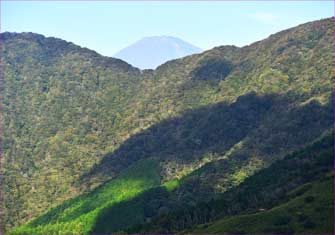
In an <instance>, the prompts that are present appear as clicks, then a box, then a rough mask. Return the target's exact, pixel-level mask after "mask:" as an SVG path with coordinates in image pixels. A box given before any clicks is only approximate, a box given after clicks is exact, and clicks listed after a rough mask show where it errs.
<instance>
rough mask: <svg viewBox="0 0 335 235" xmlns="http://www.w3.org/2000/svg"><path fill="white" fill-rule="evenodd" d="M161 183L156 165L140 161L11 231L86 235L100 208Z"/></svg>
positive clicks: (124, 199) (136, 194) (130, 197)
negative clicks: (103, 182) (87, 191)
mask: <svg viewBox="0 0 335 235" xmlns="http://www.w3.org/2000/svg"><path fill="white" fill-rule="evenodd" d="M159 184H160V176H159V165H158V163H157V162H156V161H154V160H143V161H140V162H138V163H137V164H135V165H134V166H131V167H130V168H128V169H127V170H125V171H124V172H123V173H122V174H121V175H120V176H118V177H117V178H116V179H114V180H111V181H110V182H107V183H106V184H105V185H102V186H100V187H99V188H97V189H96V190H94V191H93V192H91V193H89V194H85V195H82V196H80V197H78V198H75V199H72V200H69V201H67V202H65V203H64V204H62V205H61V206H58V207H56V208H54V209H51V210H50V211H49V212H47V213H46V214H45V215H43V216H42V217H39V218H37V219H35V220H32V221H31V222H29V223H27V224H26V225H23V226H21V227H18V228H16V229H14V230H13V231H12V232H11V234H89V233H90V232H91V230H92V228H93V227H94V225H95V223H96V219H97V217H98V216H99V214H100V213H101V211H102V210H104V209H105V208H108V207H112V206H114V205H116V204H117V203H120V202H123V201H127V200H130V199H132V198H134V197H136V196H138V195H139V194H140V193H142V192H144V191H145V190H148V189H150V188H153V187H156V186H158V185H159Z"/></svg>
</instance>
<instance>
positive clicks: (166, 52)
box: [114, 35, 202, 69]
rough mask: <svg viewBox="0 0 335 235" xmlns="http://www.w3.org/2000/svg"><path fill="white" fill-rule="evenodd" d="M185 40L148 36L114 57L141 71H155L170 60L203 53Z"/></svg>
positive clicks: (164, 36)
mask: <svg viewBox="0 0 335 235" xmlns="http://www.w3.org/2000/svg"><path fill="white" fill-rule="evenodd" d="M201 51H202V49H201V48H199V47H196V46H194V45H192V44H190V43H188V42H185V41H184V40H182V39H180V38H177V37H173V36H167V35H161V36H148V37H144V38H142V39H140V40H139V41H137V42H135V43H133V44H131V45H130V46H128V47H126V48H124V49H122V50H120V51H119V52H118V53H116V54H115V55H114V56H115V57H117V58H120V59H122V60H124V61H126V62H128V63H130V64H131V65H133V66H135V67H138V68H140V69H155V68H156V67H157V66H159V65H161V64H163V63H165V62H166V61H168V60H172V59H177V58H180V57H184V56H187V55H191V54H195V53H199V52H201Z"/></svg>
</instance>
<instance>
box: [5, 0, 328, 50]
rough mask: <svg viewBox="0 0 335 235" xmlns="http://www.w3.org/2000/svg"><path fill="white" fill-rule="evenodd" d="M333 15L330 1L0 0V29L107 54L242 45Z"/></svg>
mask: <svg viewBox="0 0 335 235" xmlns="http://www.w3.org/2000/svg"><path fill="white" fill-rule="evenodd" d="M333 15H334V3H333V1H315V2H312V1H306V2H302V1H299V2H292V1H281V2H274V1H270V2H264V1H257V2H251V1H243V2H228V1H222V2H189V1H185V2H175V1H171V2H152V1H151V2H113V1H110V2H106V1H102V2H96V1H91V2H89V1H84V2H79V1H75V2H64V1H60V2H46V1H35V2H28V1H18V2H15V1H5V2H4V1H1V31H2V32H4V31H10V32H35V33H40V34H44V35H46V36H54V37H59V38H62V39H65V40H67V41H71V42H74V43H76V44H78V45H80V46H84V47H88V48H90V49H93V50H96V51H97V52H99V53H101V54H103V55H109V56H111V55H113V54H114V53H116V52H117V51H118V50H120V49H122V48H123V47H125V46H128V45H129V44H131V43H133V42H135V41H137V40H139V39H140V38H142V37H145V36H153V35H170V36H176V37H180V38H181V39H184V40H186V41H188V42H191V43H193V44H194V45H196V46H198V47H201V48H203V49H210V48H212V47H214V46H218V45H227V44H229V45H231V44H234V45H237V46H243V45H247V44H250V43H252V42H255V41H258V40H260V39H263V38H265V37H267V36H269V35H270V34H272V33H275V32H277V31H279V30H282V29H286V28H289V27H292V26H295V25H298V24H301V23H304V22H307V21H312V20H317V19H321V18H326V17H330V16H333Z"/></svg>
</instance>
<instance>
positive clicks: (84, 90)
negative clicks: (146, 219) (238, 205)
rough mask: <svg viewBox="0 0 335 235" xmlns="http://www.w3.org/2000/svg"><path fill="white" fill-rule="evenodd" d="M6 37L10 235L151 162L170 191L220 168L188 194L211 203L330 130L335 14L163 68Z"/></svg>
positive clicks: (47, 41) (52, 42) (33, 37)
mask: <svg viewBox="0 0 335 235" xmlns="http://www.w3.org/2000/svg"><path fill="white" fill-rule="evenodd" d="M1 39H2V40H3V42H4V47H3V56H2V59H3V71H4V82H3V88H2V90H3V91H2V96H3V100H2V102H3V115H4V116H3V122H4V123H3V126H5V127H7V128H5V129H4V143H3V151H4V170H3V172H4V182H3V185H4V187H3V192H4V196H5V199H4V208H5V218H4V221H3V224H4V226H5V228H7V229H10V228H12V227H15V226H18V225H20V224H23V223H24V222H26V221H28V220H31V219H32V218H36V217H38V216H40V215H41V214H43V213H45V212H46V211H48V210H49V209H50V208H53V207H55V206H57V205H60V206H61V205H62V203H63V202H64V201H65V200H68V199H71V198H74V197H76V196H78V195H81V194H83V193H89V192H90V191H92V190H94V189H95V188H96V187H98V186H99V185H102V184H105V183H107V182H109V180H113V179H116V177H118V176H119V175H120V174H122V172H123V171H124V170H125V169H127V168H129V167H130V166H131V165H133V164H136V162H137V161H139V160H144V159H153V160H154V161H157V162H158V164H159V165H160V167H159V169H160V172H159V174H160V179H161V183H163V184H164V183H165V182H170V181H171V182H177V181H176V180H178V179H181V178H183V177H184V176H186V175H190V176H192V172H195V170H196V169H199V171H201V169H205V168H201V167H202V166H204V165H205V164H206V163H208V162H213V164H216V163H214V162H218V163H217V165H218V168H217V169H215V170H205V171H204V173H203V174H204V177H202V175H201V174H200V177H198V176H194V177H190V179H189V184H188V185H193V184H194V182H196V184H194V185H195V187H191V186H190V187H188V188H187V187H181V188H180V189H179V190H178V192H179V194H178V195H179V196H178V200H179V201H181V202H184V201H187V199H188V198H189V195H190V194H192V193H193V192H196V193H198V194H197V195H199V198H192V197H191V200H190V201H189V202H190V204H194V203H197V201H199V200H210V198H212V197H213V196H215V195H216V194H218V193H222V192H225V191H227V190H228V189H230V188H232V187H234V186H236V185H238V184H240V183H241V182H243V181H244V179H246V178H247V177H248V176H250V175H252V174H254V173H255V172H256V171H258V170H259V169H261V168H263V167H266V166H269V165H270V164H271V163H273V162H275V161H276V160H278V159H281V158H283V157H284V156H285V155H286V154H288V153H290V152H292V151H294V150H297V149H299V148H301V147H303V146H305V145H306V144H308V143H311V142H313V141H315V140H316V139H317V138H319V136H320V135H322V134H323V133H325V132H327V131H328V130H329V129H330V128H331V127H332V123H333V105H332V104H333V100H332V97H333V84H332V82H333V81H332V80H333V78H334V74H333V54H332V48H333V19H326V20H321V21H316V22H311V23H307V24H304V25H300V26H298V27H295V28H292V29H289V30H285V31H283V32H280V33H277V34H274V35H271V36H270V37H269V38H267V39H265V40H263V41H260V42H257V43H254V44H252V45H250V46H247V47H243V48H237V47H233V46H223V47H218V48H214V49H213V50H210V51H206V52H204V53H202V54H199V55H193V56H188V57H185V58H182V59H178V60H174V61H170V62H168V63H165V64H164V65H161V66H160V67H158V68H157V69H156V70H154V71H140V70H138V69H136V68H133V67H131V66H130V65H128V64H127V63H125V62H123V61H120V60H117V59H113V58H106V57H102V56H100V55H98V54H97V53H95V52H93V51H90V50H88V49H85V48H80V47H78V46H75V45H73V44H71V43H68V42H65V41H62V40H60V39H55V38H45V37H43V36H41V35H37V34H32V33H24V34H15V33H3V34H1ZM204 167H205V166H204ZM194 174H195V173H194ZM204 189H206V190H204ZM161 211H164V209H161ZM152 216H154V215H152ZM152 216H151V217H152Z"/></svg>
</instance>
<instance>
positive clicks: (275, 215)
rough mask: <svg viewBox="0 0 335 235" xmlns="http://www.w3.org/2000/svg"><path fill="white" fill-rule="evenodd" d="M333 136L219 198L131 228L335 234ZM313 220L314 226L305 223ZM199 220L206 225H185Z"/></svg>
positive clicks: (277, 164) (165, 230)
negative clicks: (334, 232)
mask: <svg viewBox="0 0 335 235" xmlns="http://www.w3.org/2000/svg"><path fill="white" fill-rule="evenodd" d="M333 141H334V138H333V133H331V134H329V135H328V136H326V137H324V138H322V139H321V140H319V141H317V142H316V143H315V144H313V145H311V146H308V147H306V148H304V149H302V150H300V151H297V152H294V153H293V154H290V155H288V156H287V157H285V158H284V159H283V160H279V161H277V162H275V163H274V164H272V165H271V166H270V167H268V168H266V169H263V170H260V171H259V172H257V173H256V174H254V175H253V176H251V177H249V178H247V179H246V180H245V181H244V182H243V183H241V184H240V185H239V186H237V187H235V188H232V189H231V190H228V191H227V192H225V193H223V194H221V195H219V196H217V199H214V200H210V201H209V202H207V203H204V202H201V203H198V204H196V205H195V206H183V207H179V208H178V209H177V210H175V211H173V212H171V213H168V214H165V215H162V216H159V217H157V218H156V219H155V220H154V221H152V222H151V223H149V224H147V225H142V226H138V227H135V228H133V229H130V230H129V231H130V232H135V231H141V232H154V233H166V232H169V233H173V232H180V231H183V232H188V233H203V234H206V233H248V232H252V233H257V232H263V233H286V234H288V233H319V234H322V233H324V234H332V233H333V221H334V216H333V211H334V202H333V196H332V195H333V172H332V167H333V163H334V159H333V156H334V146H333ZM208 167H211V168H214V169H215V168H217V167H218V166H215V165H213V164H210V166H208ZM260 211H264V212H260ZM255 213H256V214H255ZM237 215H238V216H237ZM264 218H266V219H264ZM213 221H214V222H213ZM208 222H210V223H208ZM290 222H291V223H290ZM309 222H313V223H314V226H312V225H311V226H310V227H308V226H305V225H306V224H308V223H309ZM205 223H206V224H205ZM197 224H204V225H201V226H198V227H197V228H196V229H191V230H189V231H188V230H186V231H184V230H185V229H187V228H192V227H194V226H195V225H197Z"/></svg>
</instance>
